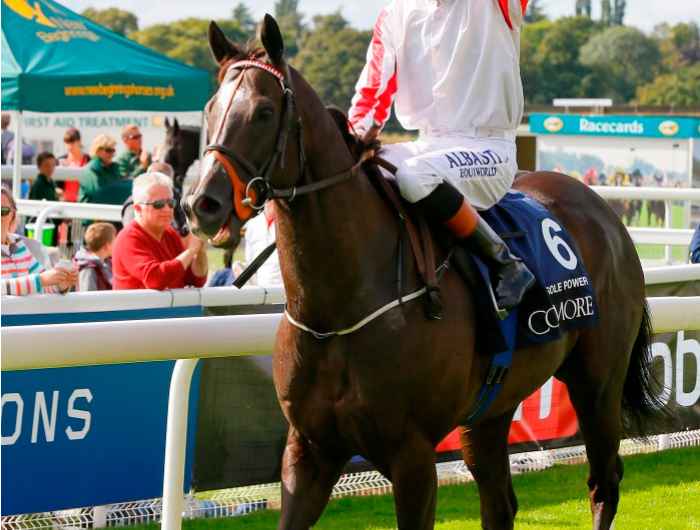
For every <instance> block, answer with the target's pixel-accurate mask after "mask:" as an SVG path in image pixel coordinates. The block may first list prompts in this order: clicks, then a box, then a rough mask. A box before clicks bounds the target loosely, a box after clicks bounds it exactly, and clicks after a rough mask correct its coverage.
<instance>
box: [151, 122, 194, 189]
mask: <svg viewBox="0 0 700 530" xmlns="http://www.w3.org/2000/svg"><path fill="white" fill-rule="evenodd" d="M199 135H200V128H199V127H191V126H184V127H183V126H180V124H179V123H178V121H177V118H175V119H174V120H173V122H172V124H171V123H170V120H168V118H165V142H164V144H163V151H162V152H161V155H160V157H159V158H160V160H161V161H163V162H167V163H168V164H170V165H171V166H172V168H173V171H174V172H175V186H176V187H177V188H178V190H180V191H181V190H182V181H183V179H184V177H185V175H186V174H187V169H188V168H189V167H190V166H191V165H192V163H193V162H194V161H195V160H196V159H197V158H199Z"/></svg>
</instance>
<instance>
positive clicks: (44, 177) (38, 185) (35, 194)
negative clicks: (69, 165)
mask: <svg viewBox="0 0 700 530" xmlns="http://www.w3.org/2000/svg"><path fill="white" fill-rule="evenodd" d="M36 167H37V169H39V174H38V175H37V176H36V179H34V184H32V187H31V189H30V190H29V198H30V199H35V200H37V201H41V200H46V201H58V200H60V199H59V195H62V193H63V190H61V189H60V188H59V189H56V183H55V182H54V181H53V174H54V171H56V157H55V156H53V154H52V153H49V152H48V151H44V152H43V153H39V156H37V157H36Z"/></svg>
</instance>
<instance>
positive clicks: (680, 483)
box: [134, 447, 700, 530]
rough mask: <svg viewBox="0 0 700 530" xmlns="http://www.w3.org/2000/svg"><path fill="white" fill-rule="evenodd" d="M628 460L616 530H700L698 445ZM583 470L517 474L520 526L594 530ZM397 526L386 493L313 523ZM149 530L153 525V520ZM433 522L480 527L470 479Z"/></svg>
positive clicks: (193, 527) (344, 502)
mask: <svg viewBox="0 0 700 530" xmlns="http://www.w3.org/2000/svg"><path fill="white" fill-rule="evenodd" d="M624 462H625V479H624V481H623V482H622V488H621V500H620V506H619V512H618V517H617V520H616V523H615V528H616V529H617V530H644V529H648V530H689V529H693V528H695V529H700V447H695V448H688V449H675V450H670V451H664V452H663V453H654V454H647V455H639V456H631V457H625V458H624ZM586 474H587V467H585V466H583V465H578V466H563V465H562V466H555V467H553V468H551V469H548V470H545V471H541V472H537V473H526V474H523V475H518V476H515V477H514V479H513V483H514V487H515V491H516V494H517V496H518V500H519V503H520V510H519V512H518V516H517V518H516V528H518V529H521V528H522V529H533V530H534V529H546V530H556V529H561V530H570V529H574V528H590V514H589V511H588V501H587V496H586V495H587V491H586V482H585V481H586ZM278 518H279V512H275V511H266V512H260V513H256V514H252V515H247V516H244V517H235V518H225V519H194V520H187V521H184V523H183V529H184V530H237V529H246V530H258V529H263V528H265V529H268V528H275V527H276V525H277V520H278ZM395 526H396V523H395V519H394V506H393V500H392V498H391V497H390V496H386V495H384V496H377V497H347V498H343V499H338V500H334V501H332V502H331V503H330V504H329V505H328V508H327V509H326V511H325V513H324V515H323V516H322V518H321V520H320V521H319V523H318V525H316V526H315V527H314V528H315V529H322V530H341V529H351V530H384V529H390V528H395ZM134 528H135V527H134ZM150 528H152V529H155V525H150ZM436 528H437V529H438V530H456V529H467V530H469V529H474V530H477V529H479V528H481V526H480V522H479V501H478V497H477V493H476V488H475V485H474V484H473V483H469V484H466V485H458V486H445V487H441V488H440V489H439V493H438V509H437V524H436Z"/></svg>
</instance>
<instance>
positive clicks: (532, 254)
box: [473, 191, 598, 351]
mask: <svg viewBox="0 0 700 530" xmlns="http://www.w3.org/2000/svg"><path fill="white" fill-rule="evenodd" d="M480 213H481V216H482V217H483V218H484V220H485V221H486V222H487V223H488V224H489V225H490V226H491V227H492V228H493V229H494V230H495V231H496V233H498V234H499V235H500V236H501V237H502V238H503V239H504V240H505V242H506V243H507V244H508V247H509V248H510V250H511V252H512V253H513V254H515V255H516V256H518V257H520V258H521V259H522V260H523V261H524V262H525V264H526V265H527V266H528V268H529V269H530V271H532V273H533V274H534V275H535V278H536V279H537V283H536V285H535V286H534V287H533V288H532V289H530V291H529V292H528V293H527V295H526V296H525V298H524V299H523V301H522V303H521V304H520V306H519V307H518V322H517V334H516V338H515V347H516V348H521V347H525V346H529V345H533V344H543V343H545V342H549V341H553V340H556V339H558V338H559V337H560V336H561V335H562V334H563V333H565V332H567V331H571V330H574V329H580V328H585V327H590V326H593V325H594V324H595V323H596V322H597V320H598V306H597V304H596V300H595V293H594V292H593V288H592V286H591V282H590V280H589V277H588V273H587V272H586V269H585V267H584V264H583V261H582V260H581V256H580V253H579V251H578V249H577V247H576V244H575V243H574V241H573V240H572V239H571V237H570V236H569V234H568V233H567V232H566V230H565V229H564V227H563V226H562V225H561V224H560V223H559V222H558V221H557V220H556V218H555V217H554V216H553V215H552V214H551V213H550V212H549V210H547V209H546V208H545V207H544V206H543V205H542V204H540V203H538V202H537V201H535V200H533V199H531V198H530V197H527V196H526V195H524V194H522V193H520V192H513V191H511V192H508V193H507V194H506V195H505V197H504V198H503V199H502V200H501V201H500V202H499V203H498V204H496V205H495V206H493V207H492V208H490V209H489V210H486V211H483V212H480ZM473 257H474V261H475V263H476V265H477V268H478V270H479V271H480V273H481V275H482V277H483V279H484V281H486V282H490V281H491V279H490V277H489V271H488V268H487V267H486V266H485V264H484V263H483V261H481V260H480V259H479V257H478V256H473ZM478 303H480V304H481V303H485V299H484V298H483V295H482V298H481V299H479V300H478ZM479 313H485V312H479ZM491 313H492V312H491ZM492 318H493V319H494V320H497V319H496V318H495V316H494V317H492ZM489 328H490V329H494V328H493V323H492V324H490V325H489ZM497 328H498V326H497ZM482 329H483V328H482ZM500 329H501V330H502V329H503V328H502V326H501V328H500ZM494 335H501V337H498V336H494ZM502 335H503V334H502V333H500V334H494V333H491V338H490V339H487V341H488V342H490V343H491V344H488V345H485V344H484V343H482V347H483V346H486V347H488V349H489V351H501V349H502V346H503V342H499V340H501V339H503V337H502ZM504 342H505V341H504Z"/></svg>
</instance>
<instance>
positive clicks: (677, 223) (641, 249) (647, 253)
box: [627, 201, 688, 262]
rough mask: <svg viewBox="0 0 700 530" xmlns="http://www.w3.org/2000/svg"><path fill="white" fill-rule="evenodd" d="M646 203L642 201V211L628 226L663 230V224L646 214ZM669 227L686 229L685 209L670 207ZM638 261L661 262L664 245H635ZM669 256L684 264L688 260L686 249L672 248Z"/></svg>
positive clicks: (676, 205) (679, 206)
mask: <svg viewBox="0 0 700 530" xmlns="http://www.w3.org/2000/svg"><path fill="white" fill-rule="evenodd" d="M648 204H649V203H648V201H644V203H643V204H642V209H641V211H640V213H639V214H638V215H636V216H635V217H634V218H633V219H630V220H628V222H627V224H628V225H629V226H636V227H642V228H647V227H649V228H664V225H663V222H662V221H661V220H660V219H657V218H656V217H655V216H653V215H652V216H649V215H648V214H647V206H648ZM671 227H672V228H687V223H686V222H685V207H684V206H681V205H679V204H672V205H671ZM636 247H637V252H638V253H639V257H640V259H643V260H662V259H664V252H665V248H666V247H665V246H664V245H636ZM671 256H672V258H673V261H679V262H686V261H687V259H688V247H679V246H674V247H672V251H671Z"/></svg>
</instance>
